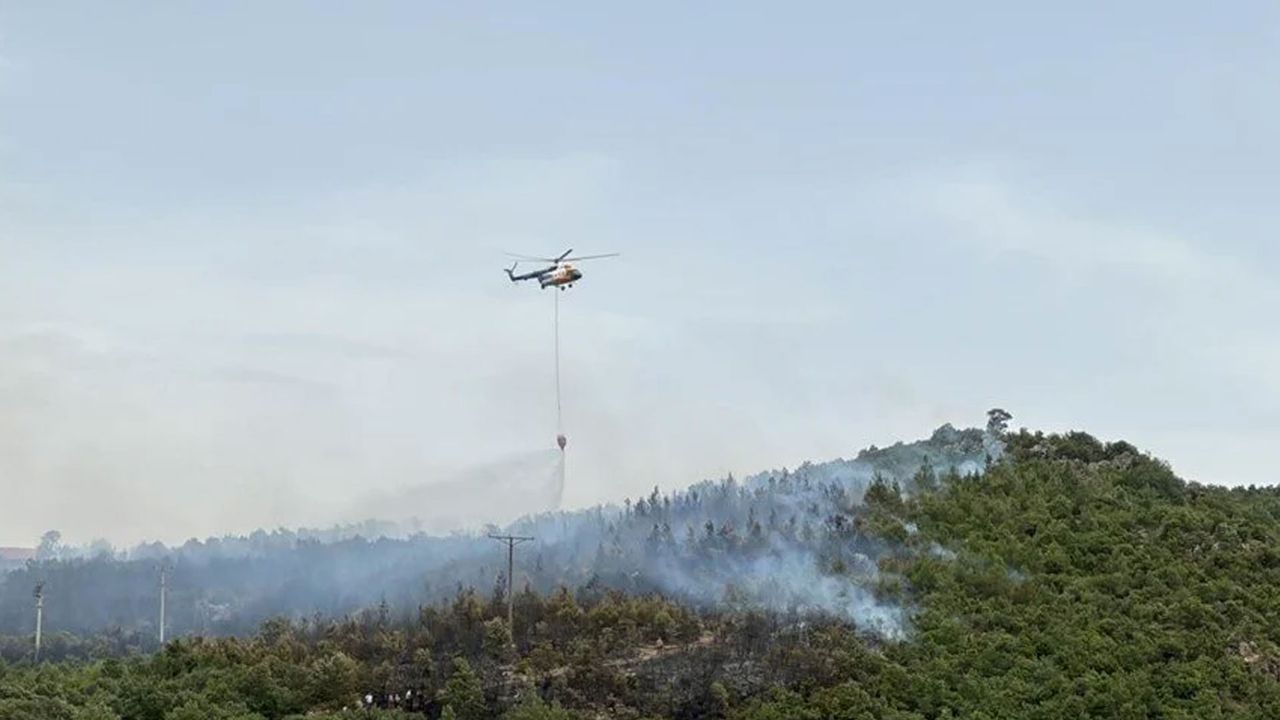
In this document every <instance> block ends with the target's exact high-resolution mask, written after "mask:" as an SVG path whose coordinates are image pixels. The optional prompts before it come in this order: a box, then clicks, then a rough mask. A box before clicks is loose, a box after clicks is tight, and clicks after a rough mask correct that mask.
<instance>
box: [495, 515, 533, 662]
mask: <svg viewBox="0 0 1280 720" xmlns="http://www.w3.org/2000/svg"><path fill="white" fill-rule="evenodd" d="M489 537H490V538H491V539H493V540H497V541H499V542H503V543H506V545H507V630H508V631H509V632H510V633H511V644H513V645H514V644H515V642H516V626H515V622H516V611H515V607H516V601H515V597H516V596H515V586H516V583H515V578H514V575H515V566H516V546H517V545H523V544H524V543H527V542H533V538H531V537H520V536H519V535H490V536H489Z"/></svg>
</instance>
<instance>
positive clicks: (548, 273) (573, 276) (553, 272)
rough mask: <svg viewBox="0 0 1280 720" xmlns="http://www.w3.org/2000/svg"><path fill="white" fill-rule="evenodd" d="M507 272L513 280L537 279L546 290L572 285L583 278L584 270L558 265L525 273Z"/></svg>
mask: <svg viewBox="0 0 1280 720" xmlns="http://www.w3.org/2000/svg"><path fill="white" fill-rule="evenodd" d="M507 274H508V275H509V276H510V277H511V282H520V281H522V280H537V281H538V284H539V285H540V286H542V288H543V289H544V290H545V289H546V288H549V287H558V288H561V289H564V288H567V287H572V286H573V284H574V283H575V282H577V281H578V280H581V279H582V271H581V270H579V269H577V268H575V267H573V266H572V265H556V266H554V267H549V268H547V269H545V270H538V271H536V272H531V273H524V274H523V275H516V274H515V272H514V271H508V272H507Z"/></svg>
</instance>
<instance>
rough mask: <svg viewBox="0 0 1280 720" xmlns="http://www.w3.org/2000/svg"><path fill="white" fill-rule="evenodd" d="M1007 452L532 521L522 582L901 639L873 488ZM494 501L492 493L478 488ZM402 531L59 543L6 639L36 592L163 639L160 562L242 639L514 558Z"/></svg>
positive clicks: (921, 449)
mask: <svg viewBox="0 0 1280 720" xmlns="http://www.w3.org/2000/svg"><path fill="white" fill-rule="evenodd" d="M999 452H1000V447H999V442H998V440H997V439H995V438H994V437H993V436H991V434H990V433H984V431H982V430H976V429H973V430H964V431H959V430H955V429H952V428H951V427H950V426H947V427H943V428H941V429H939V430H938V431H937V432H935V433H934V434H933V436H932V437H930V438H929V439H927V440H923V441H920V442H917V443H911V444H898V445H895V446H893V447H890V448H885V449H869V450H865V451H863V452H862V453H860V454H859V455H858V456H857V457H856V458H854V459H852V460H836V461H832V462H827V463H822V464H806V465H803V466H801V467H799V468H796V469H795V470H793V471H788V470H778V471H772V472H766V473H761V474H759V475H756V476H753V477H751V478H747V479H745V480H743V481H738V480H736V479H734V478H732V477H728V478H724V479H722V480H719V481H714V482H703V483H699V484H697V485H694V486H692V487H689V488H686V489H684V490H680V491H677V492H668V493H663V492H661V491H660V490H659V488H656V487H655V488H654V489H653V491H652V492H651V493H649V494H648V495H647V496H646V497H640V498H636V499H635V500H627V501H625V502H624V503H621V504H619V505H616V506H609V507H598V508H594V509H590V510H585V511H577V512H565V513H552V514H547V515H541V516H537V517H531V518H526V519H524V520H521V521H518V522H517V523H515V524H513V525H512V526H510V527H507V528H503V529H502V532H505V533H514V534H516V535H522V536H532V537H534V538H536V541H535V542H533V543H530V544H528V545H525V546H523V547H521V549H520V558H519V559H520V563H519V565H518V567H517V569H516V570H517V574H516V587H517V588H520V587H523V586H524V585H526V584H528V585H529V586H531V587H532V588H534V589H535V590H537V591H539V592H542V593H549V592H552V591H554V590H555V589H556V588H558V587H561V586H566V587H579V586H584V585H591V586H595V587H601V588H609V589H617V590H624V591H627V592H630V593H650V592H661V593H664V594H666V595H668V596H671V597H673V598H679V599H681V600H683V601H686V602H689V603H691V604H694V605H696V606H699V607H717V606H721V605H723V603H725V602H726V600H729V601H731V602H733V603H735V604H736V605H737V606H740V607H745V608H761V609H772V610H782V611H797V612H803V611H806V610H810V609H819V610H824V611H826V612H828V613H830V614H834V615H837V616H840V617H843V618H845V619H848V620H851V621H857V622H860V623H862V624H865V625H868V626H873V627H874V628H876V629H877V630H878V631H879V632H882V633H885V634H890V635H892V634H896V633H900V632H901V630H902V621H901V611H902V608H901V607H899V606H898V605H896V604H884V603H880V602H878V601H877V600H876V599H875V598H874V597H873V595H872V593H871V592H870V590H871V589H872V587H873V586H874V584H875V582H876V581H877V576H878V568H877V561H878V559H879V557H880V555H882V554H883V553H886V552H896V551H899V550H902V549H904V548H903V546H902V543H901V540H902V539H903V538H905V536H906V532H905V530H904V528H903V526H901V525H899V526H897V527H894V528H879V529H878V530H884V531H887V534H885V533H882V532H867V528H866V527H865V523H864V519H863V517H862V516H863V514H864V509H862V508H861V507H860V505H861V503H862V498H863V494H864V493H865V492H866V489H867V487H868V486H869V485H870V484H871V482H872V481H873V479H874V478H876V477H882V478H885V479H886V480H887V481H890V482H896V483H898V484H899V485H900V486H902V487H907V488H910V487H911V483H912V482H913V477H914V476H915V475H916V474H917V473H918V472H919V471H920V470H921V468H922V466H926V465H927V467H928V468H930V470H929V472H930V473H933V472H934V471H938V472H956V473H973V472H977V471H978V470H980V469H981V468H982V467H983V465H984V464H985V463H986V462H987V458H988V456H989V455H990V454H995V455H997V456H998V455H999ZM470 492H474V493H477V494H481V495H483V494H484V493H486V492H489V488H486V487H483V486H481V487H474V488H470ZM391 529H392V528H389V527H387V526H385V525H381V524H377V523H369V524H367V525H364V526H360V527H356V528H344V529H336V530H334V531H332V532H330V533H320V532H315V531H298V532H295V531H288V530H279V531H275V532H258V533H255V534H254V535H252V536H250V537H247V538H221V539H218V538H215V539H210V540H208V541H204V542H200V541H194V540H193V541H191V542H188V543H186V544H185V545H182V546H180V547H176V548H172V549H170V548H165V547H164V546H161V545H147V546H144V547H141V548H137V549H135V550H133V551H131V552H130V553H128V554H126V555H124V556H121V555H117V554H114V553H110V552H105V551H100V552H96V553H95V552H94V551H92V550H90V551H89V552H88V553H86V552H84V551H69V550H68V549H65V548H61V547H58V546H57V544H56V543H54V542H52V540H51V539H47V540H46V542H45V543H44V546H43V548H42V551H41V557H42V558H43V559H42V560H41V561H40V562H37V563H34V564H31V565H29V566H28V567H27V568H25V569H23V570H20V571H17V572H13V573H10V574H8V575H7V576H3V578H2V579H0V633H8V634H20V633H23V632H26V631H27V630H28V629H29V628H30V626H31V622H32V619H31V600H30V597H31V590H32V587H33V586H34V585H35V583H36V582H41V581H43V582H44V583H45V597H46V601H45V605H46V616H45V617H46V622H47V625H46V627H47V629H49V630H50V631H53V632H59V631H65V632H69V633H74V634H94V633H98V632H100V631H104V630H109V629H113V628H114V629H120V630H121V631H123V632H126V633H127V632H130V631H137V632H139V633H142V634H143V635H144V636H146V635H155V634H156V632H155V630H156V627H155V625H156V622H157V618H158V612H157V606H158V579H159V578H158V575H159V572H158V571H159V566H160V565H161V563H164V564H166V565H168V566H169V572H168V578H169V588H170V592H169V603H168V609H169V622H168V623H167V625H168V628H169V630H170V637H174V636H178V635H182V634H187V633H200V634H205V635H208V634H215V635H226V634H243V633H247V632H252V631H253V630H255V629H256V628H257V626H258V625H259V624H260V623H261V622H262V621H263V620H265V619H267V618H270V617H275V616H285V617H290V618H294V619H301V618H311V617H313V616H315V615H316V614H321V615H325V616H328V617H335V616H341V615H343V614H346V613H349V612H354V611H356V610H359V609H361V608H366V607H370V606H372V605H376V604H378V603H380V602H385V603H387V604H388V605H389V607H390V608H391V609H392V610H393V611H395V612H409V611H413V610H414V609H415V608H417V607H418V606H419V605H421V604H423V603H431V602H437V601H441V600H446V599H448V598H450V597H452V596H453V595H454V594H455V592H456V591H457V589H458V587H459V586H469V587H476V588H481V589H483V590H485V591H486V592H487V591H488V590H489V589H490V588H492V587H493V586H494V583H495V581H497V582H500V583H505V578H502V577H501V576H502V575H505V573H506V553H505V551H503V549H502V548H501V546H499V545H498V544H496V543H494V542H493V541H492V540H489V539H488V538H486V537H485V533H484V532H478V533H474V534H460V535H452V536H448V537H432V536H427V535H421V534H416V535H412V536H408V537H388V536H385V535H384V533H386V532H388V531H389V530H391Z"/></svg>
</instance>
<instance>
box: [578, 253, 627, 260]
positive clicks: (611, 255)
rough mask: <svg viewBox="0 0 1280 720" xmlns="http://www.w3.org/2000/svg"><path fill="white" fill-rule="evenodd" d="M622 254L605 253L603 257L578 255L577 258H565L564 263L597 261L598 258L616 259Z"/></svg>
mask: <svg viewBox="0 0 1280 720" xmlns="http://www.w3.org/2000/svg"><path fill="white" fill-rule="evenodd" d="M621 254H622V253H605V254H604V255H580V256H578V257H567V258H565V259H564V262H577V261H579V260H599V259H600V258H611V257H618V256H619V255H621Z"/></svg>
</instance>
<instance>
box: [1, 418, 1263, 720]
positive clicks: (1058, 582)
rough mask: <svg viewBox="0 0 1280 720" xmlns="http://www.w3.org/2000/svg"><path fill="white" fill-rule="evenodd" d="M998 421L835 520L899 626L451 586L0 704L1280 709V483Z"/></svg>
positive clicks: (258, 711)
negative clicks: (983, 458) (965, 465)
mask: <svg viewBox="0 0 1280 720" xmlns="http://www.w3.org/2000/svg"><path fill="white" fill-rule="evenodd" d="M980 436H981V434H979V440H980V439H981V437H980ZM1005 440H1006V442H1007V446H1006V447H1007V451H1006V454H1005V456H1004V458H1003V459H1002V460H1000V461H998V462H996V463H995V464H994V465H993V466H992V467H990V468H989V469H988V470H987V472H985V473H984V474H982V475H968V476H964V475H960V474H959V473H949V474H947V475H946V476H944V477H941V478H937V479H932V478H931V475H930V474H929V473H923V472H922V473H918V474H917V475H916V476H915V482H914V483H912V485H913V488H912V491H911V492H910V493H908V494H907V495H906V497H904V496H902V495H900V494H899V493H898V492H895V491H894V488H893V484H892V483H891V482H885V481H874V482H872V483H871V484H870V485H868V486H867V487H866V488H865V492H864V493H863V495H864V498H863V499H864V501H865V502H863V503H861V504H856V503H850V504H849V505H848V506H847V508H846V509H847V510H848V511H849V513H848V514H846V515H844V516H843V517H844V518H845V519H844V520H836V519H832V520H831V521H830V522H829V523H827V524H826V526H825V527H824V529H823V533H824V534H825V536H826V537H827V539H828V540H830V539H831V538H832V537H834V536H833V535H832V533H833V532H838V531H839V529H840V528H841V527H844V526H845V524H846V523H847V524H850V525H858V526H860V527H861V528H862V529H861V531H860V535H859V538H862V539H855V538H853V537H852V536H850V537H849V539H850V541H851V542H854V543H855V544H856V543H864V542H865V543H873V542H874V543H879V544H880V545H879V548H880V549H879V551H878V552H877V554H876V557H877V563H876V564H877V572H878V575H877V577H876V579H875V580H874V582H871V583H869V584H866V585H862V586H861V587H865V588H867V589H868V592H869V593H870V596H871V597H873V598H874V600H875V602H877V603H879V604H881V605H883V606H895V607H898V608H901V609H902V611H903V614H904V615H903V616H904V619H905V621H906V627H905V628H904V632H903V633H902V634H901V635H899V636H897V637H895V638H890V639H885V638H884V637H882V636H877V635H875V634H867V633H865V632H858V631H857V629H856V627H851V626H850V625H849V624H848V623H847V622H842V621H839V620H837V621H831V620H823V619H822V616H820V615H818V616H809V615H805V614H803V613H795V612H793V611H792V610H784V611H782V612H761V611H759V610H758V609H751V608H752V607H758V605H752V604H748V605H744V606H742V607H738V608H734V607H732V606H731V605H726V604H717V606H716V607H714V608H710V609H707V610H705V611H704V612H702V613H700V614H695V613H692V612H690V611H689V609H688V607H687V606H686V605H683V604H680V603H673V602H671V601H669V600H663V599H659V598H654V597H627V596H625V595H621V594H616V593H607V592H596V591H593V590H592V589H591V588H590V587H587V588H583V589H581V590H580V591H579V592H577V593H571V592H568V591H563V590H561V591H556V592H554V593H551V594H550V595H543V594H539V593H536V592H533V591H532V590H527V591H525V592H524V593H521V594H520V595H519V597H518V600H519V602H518V603H517V615H516V625H515V633H514V637H513V638H512V636H511V634H510V629H509V628H507V627H506V623H505V619H504V618H505V612H504V611H505V608H504V607H503V605H502V603H501V602H499V601H497V599H496V598H495V599H493V600H486V599H485V598H484V597H483V596H482V595H479V594H476V593H473V592H467V591H462V592H458V593H457V594H456V595H455V596H454V598H453V600H452V601H451V602H449V603H448V604H446V605H442V606H438V607H431V608H426V609H424V610H423V611H422V612H421V613H419V614H418V615H416V616H414V617H412V618H405V619H403V620H400V621H397V620H394V619H392V618H391V617H389V616H388V615H387V614H386V612H385V611H383V612H377V611H375V612H370V613H366V614H362V615H360V616H358V617H355V618H352V619H349V620H345V621H338V622H329V621H322V622H315V623H306V624H302V625H298V624H289V623H272V624H269V625H268V626H266V627H264V629H263V630H262V632H261V633H260V634H258V635H257V636H256V637H254V638H253V639H251V640H249V641H248V642H240V641H229V640H224V641H199V642H193V641H184V642H180V643H178V644H175V645H171V646H170V647H169V648H168V649H167V650H166V652H165V653H164V654H162V655H159V656H156V657H154V658H151V659H136V660H132V661H129V662H127V663H124V664H105V665H104V664H92V665H87V666H81V667H63V668H60V669H59V670H58V671H57V672H56V673H51V672H49V671H40V672H41V675H40V678H39V680H37V676H36V671H33V670H29V669H23V668H20V667H19V668H13V667H10V668H8V669H6V668H5V667H4V666H3V665H2V664H0V717H41V718H48V717H68V718H78V717H105V718H109V717H137V718H156V720H160V719H161V718H165V717H245V718H280V717H285V716H287V715H289V714H290V713H303V712H306V711H323V710H326V709H328V710H336V709H338V708H340V707H342V706H343V705H344V704H350V703H352V702H354V698H355V697H356V696H357V695H359V694H362V693H366V692H367V693H369V694H370V695H371V696H372V697H373V698H374V699H375V703H376V704H384V705H389V706H395V707H400V708H402V709H407V710H411V711H412V712H413V713H420V712H425V713H427V714H428V716H431V717H435V716H437V715H438V714H439V713H440V712H441V711H442V710H444V709H445V707H446V706H448V708H449V710H450V712H452V713H453V715H454V716H456V717H468V718H484V717H498V716H499V715H503V714H505V716H506V717H510V718H572V717H624V718H626V717H629V718H641V717H650V718H656V717H673V718H737V719H739V720H775V719H779V720H780V719H782V718H801V719H805V718H813V719H815V720H816V719H818V718H886V719H887V718H896V719H899V720H905V719H919V718H928V719H930V720H932V719H935V718H938V719H940V718H952V717H965V718H1045V719H1048V718H1066V717H1071V718H1186V719H1190V718H1227V717H1231V718H1258V719H1259V720H1260V719H1262V718H1274V717H1280V582H1278V581H1280V493H1277V491H1276V490H1275V489H1271V488H1267V489H1253V488H1249V489H1227V488H1219V487H1204V486H1198V485H1194V484H1187V483H1184V482H1182V481H1181V480H1179V479H1178V478H1177V477H1176V476H1175V475H1174V474H1173V473H1172V472H1171V471H1170V469H1169V468H1168V467H1167V466H1166V465H1164V464H1163V463H1161V462H1159V461H1157V460H1154V459H1152V458H1150V457H1147V456H1145V455H1143V454H1141V453H1139V452H1138V451H1136V450H1135V449H1134V448H1132V447H1131V446H1129V445H1127V444H1125V443H1113V444H1103V443H1100V442H1098V441H1097V440H1095V439H1093V438H1091V437H1089V436H1087V435H1084V434H1079V433H1076V434H1070V435H1066V436H1047V437H1046V436H1043V435H1039V434H1031V433H1026V432H1022V433H1019V434H1016V435H1011V436H1007V437H1006V438H1005ZM815 467H817V466H815ZM832 468H836V469H839V466H838V465H836V466H829V467H828V468H826V469H824V470H822V471H817V470H814V471H805V472H818V473H819V474H823V473H826V472H828V471H832ZM796 474H800V473H799V471H798V472H797V473H790V474H788V479H787V480H786V482H788V483H790V482H791V480H790V479H789V478H790V477H793V476H795V475H796ZM824 477H825V475H824ZM780 482H782V477H781V476H780V475H776V474H770V475H764V476H760V477H758V478H752V479H750V480H748V481H745V482H743V483H741V484H739V485H738V488H737V489H736V490H734V492H732V493H729V494H728V496H729V497H744V496H746V497H750V496H752V495H753V494H754V493H755V492H756V491H757V490H760V491H761V492H762V493H763V494H766V495H767V494H770V493H773V494H781V495H786V494H787V493H786V492H785V491H779V490H778V489H777V487H776V486H777V485H778V484H779V483H780ZM724 485H725V483H720V484H717V485H715V486H714V487H716V488H720V487H722V486H724ZM744 486H749V487H750V488H752V489H745V488H744ZM801 486H803V483H801ZM828 487H830V486H828ZM704 491H709V489H707V488H704ZM691 492H692V491H691ZM713 494H714V492H713ZM700 495H701V493H700ZM703 502H709V501H706V500H704V501H703ZM645 504H646V506H649V505H652V503H650V502H649V501H648V500H647V499H646V501H645ZM661 504H663V503H661V502H660V505H661ZM636 512H637V510H636V509H635V508H634V507H633V508H632V510H631V511H630V514H631V515H635V514H636ZM645 512H646V513H648V512H649V509H647V508H646V510H645ZM645 517H646V520H647V519H648V518H647V516H645ZM867 538H869V540H868V539H867ZM699 542H700V541H699ZM858 547H867V548H870V547H871V546H870V545H869V544H868V545H858ZM873 550H874V549H873ZM820 557H824V556H820ZM825 572H826V574H829V575H840V574H846V575H848V574H856V571H855V570H851V569H850V568H848V567H843V568H834V567H830V568H827V569H826V571H825ZM508 638H512V639H514V642H515V646H514V650H511V649H508V646H507V641H508ZM410 690H412V693H413V694H412V695H406V694H405V693H408V692H409V691H410ZM517 697H521V698H523V699H522V700H520V701H519V702H517V700H516V698H517ZM411 698H417V699H416V700H413V699H411ZM556 705H559V706H560V707H555V706H556ZM23 712H26V713H27V714H26V715H23V714H21V713H23ZM6 713H8V714H6ZM183 713H186V714H183ZM338 716H341V715H335V717H338ZM413 716H420V715H413ZM388 717H392V715H388Z"/></svg>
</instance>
